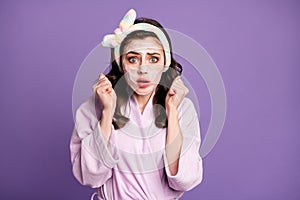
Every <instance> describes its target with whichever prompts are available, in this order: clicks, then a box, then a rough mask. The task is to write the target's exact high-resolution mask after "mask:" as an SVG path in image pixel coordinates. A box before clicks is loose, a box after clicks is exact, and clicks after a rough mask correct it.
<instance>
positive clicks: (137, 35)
mask: <svg viewBox="0 0 300 200" xmlns="http://www.w3.org/2000/svg"><path fill="white" fill-rule="evenodd" d="M138 23H148V24H151V25H154V26H156V27H158V28H159V29H160V30H161V31H162V32H163V33H164V34H165V36H166V38H167V40H168V42H169V46H170V54H171V64H170V66H169V69H168V70H167V71H166V72H163V74H162V77H161V80H160V82H159V84H158V85H157V87H156V89H155V95H154V97H153V102H152V103H153V105H154V116H155V125H156V126H157V127H159V128H165V127H167V124H168V121H167V117H166V111H165V98H166V95H167V93H168V91H169V88H170V86H171V84H172V82H173V80H174V79H175V78H176V77H177V76H178V75H181V73H182V66H181V65H180V64H179V63H178V62H177V61H176V60H175V59H174V58H173V54H172V46H171V41H170V37H169V35H168V33H167V32H166V30H165V29H164V28H163V27H162V25H161V24H160V23H159V22H157V21H156V20H153V19H149V18H138V19H136V20H135V21H134V24H138ZM147 37H154V38H156V39H158V37H157V36H156V34H155V33H153V32H149V31H145V30H137V31H133V32H131V33H130V34H128V35H127V36H126V38H125V39H124V40H123V41H122V43H121V46H120V55H121V57H120V66H119V65H118V64H117V62H116V61H115V57H114V49H111V70H110V71H109V73H108V74H106V77H107V78H108V79H109V80H110V82H111V83H112V86H113V88H114V90H115V92H116V95H117V103H116V109H115V113H114V119H113V122H112V123H113V125H114V128H115V129H119V128H122V127H124V126H125V125H126V123H127V122H128V121H129V118H127V117H126V116H124V115H123V114H122V113H121V109H120V108H121V106H122V105H125V103H127V101H128V99H129V94H132V93H130V92H128V91H130V90H131V88H130V86H128V84H127V82H126V80H125V78H124V73H123V70H122V53H123V49H124V47H125V46H126V45H127V44H128V43H129V42H130V41H131V40H133V39H145V38H147ZM158 40H159V39H158ZM124 88H125V89H124Z"/></svg>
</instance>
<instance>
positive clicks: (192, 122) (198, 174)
mask: <svg viewBox="0 0 300 200" xmlns="http://www.w3.org/2000/svg"><path fill="white" fill-rule="evenodd" d="M179 124H180V129H181V133H182V136H183V144H182V148H181V153H180V158H179V164H178V172H177V174H176V175H174V176H172V175H171V173H170V170H169V166H168V162H167V157H166V152H164V163H165V170H166V174H167V179H168V183H169V186H170V187H171V188H173V189H174V190H178V191H187V190H191V189H192V188H194V187H195V186H197V185H198V184H200V183H201V181H202V176H203V166H202V158H201V157H200V155H199V148H200V142H201V139H200V127H199V119H198V115H197V112H196V110H195V108H194V105H193V103H192V101H191V100H190V99H188V98H185V99H184V101H183V102H182V103H181V105H180V107H179Z"/></svg>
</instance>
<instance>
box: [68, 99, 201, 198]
mask: <svg viewBox="0 0 300 200" xmlns="http://www.w3.org/2000/svg"><path fill="white" fill-rule="evenodd" d="M153 96H154V94H152V96H151V98H150V100H149V101H148V103H147V105H146V107H145V110H144V112H143V114H141V113H140V110H139V107H138V104H137V102H136V100H135V98H134V96H131V98H130V99H129V101H128V103H127V105H126V106H124V107H123V108H122V111H123V114H125V115H126V116H127V117H129V119H130V121H129V122H127V124H126V125H125V126H124V127H123V128H121V129H118V130H115V129H114V128H113V126H112V133H111V137H110V139H109V142H108V143H107V144H106V142H105V139H104V137H103V135H102V133H101V129H100V125H99V120H100V119H101V105H100V103H99V101H98V100H97V99H96V100H95V96H91V97H90V98H89V99H88V100H87V101H86V102H84V103H83V104H82V105H81V106H80V107H79V108H78V110H77V112H76V115H75V127H74V131H73V134H72V137H71V143H70V150H71V161H72V165H73V174H74V176H75V177H76V179H77V180H78V181H79V182H80V183H81V184H83V185H89V186H90V187H92V188H97V194H98V198H99V199H109V200H112V199H116V200H119V199H121V200H127V199H151V200H152V199H153V200H155V199H158V200H165V199H166V200H168V199H179V198H180V197H181V196H182V195H183V193H184V191H187V190H190V189H192V188H194V187H195V186H197V185H198V184H199V183H200V182H201V181H202V174H203V168H202V159H201V157H200V155H199V147H200V129H199V120H198V116H197V112H196V110H195V108H194V105H193V103H192V101H191V100H190V99H188V98H185V99H184V100H183V102H182V103H181V104H180V105H179V108H178V110H179V123H180V127H181V132H182V135H183V145H182V149H181V155H180V159H179V167H178V173H177V174H176V175H175V176H172V175H171V174H170V171H169V168H168V162H167V159H166V155H165V139H166V128H157V127H156V126H155V124H154V120H155V119H154V116H153V104H152V99H153Z"/></svg>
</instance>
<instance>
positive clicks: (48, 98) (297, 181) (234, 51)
mask: <svg viewBox="0 0 300 200" xmlns="http://www.w3.org/2000/svg"><path fill="white" fill-rule="evenodd" d="M129 8H135V9H136V10H137V12H138V16H145V17H152V18H155V19H157V20H158V21H160V22H161V23H162V24H163V25H164V26H165V27H167V28H170V29H174V30H177V31H180V32H182V33H185V34H186V35H189V36H190V37H192V38H194V39H195V40H196V41H198V42H199V43H200V44H201V45H202V46H203V47H204V48H205V49H206V50H207V51H208V53H209V54H210V55H211V57H212V58H213V60H214V61H215V63H216V64H217V66H218V68H219V70H220V73H221V74H222V77H223V80H224V83H225V88H226V92H227V101H228V102H227V106H228V107H227V118H226V122H225V126H224V129H223V133H222V135H221V137H220V139H219V141H218V142H217V144H216V146H215V148H214V149H213V150H212V152H211V153H210V154H209V155H208V156H207V157H205V158H204V179H203V182H202V183H201V184H200V185H199V186H198V187H196V188H195V189H193V190H192V191H189V192H187V193H185V195H184V197H183V198H182V199H186V200H187V199H205V200H219V199H231V200H241V199H243V200H248V199H249V200H252V199H259V200H260V199H263V200H265V199H272V200H277V199H278V200H282V199H288V200H296V199H300V190H299V186H300V156H299V150H300V135H299V130H300V129H299V114H300V106H299V102H300V101H299V100H300V98H299V97H300V95H299V91H300V81H299V78H298V76H299V72H300V70H299V64H300V57H299V52H300V48H299V44H300V38H299V35H300V24H299V2H298V1H292V0H287V1H283V0H281V1H279V0H274V1H266V0H263V1H239V0H229V1H226V2H225V1H221V0H219V1H216V0H213V1H176V2H175V1H168V2H167V1H156V0H155V1H133V0H130V1H119V2H113V1H111V2H110V1H94V0H93V1H91V0H89V1H32V0H29V1H26V2H25V1H8V0H7V1H1V3H0V24H1V29H0V52H1V53H0V61H1V68H0V70H1V71H0V74H1V79H0V87H1V100H0V110H1V112H0V113H1V114H0V117H1V118H0V122H1V139H0V159H1V164H0V199H1V200H2V199H3V200H6V199H9V200H17V199H32V200H35V199H44V200H50V199H51V200H53V199H56V200H58V199H73V200H75V199H78V200H80V199H89V196H90V194H91V193H92V192H93V190H92V189H90V188H88V187H87V186H81V185H80V184H79V183H78V182H77V181H76V180H75V178H74V177H73V175H72V172H71V162H70V155H69V140H70V136H71V132H72V128H73V118H72V89H73V83H74V80H75V76H76V73H77V70H78V69H79V66H80V64H81V62H82V61H83V59H84V58H85V57H86V56H87V54H88V53H89V52H90V51H91V50H92V49H93V48H94V47H95V46H96V45H97V44H98V43H99V42H100V41H101V39H102V37H103V35H104V34H107V33H109V32H111V31H113V30H114V28H116V26H117V25H118V22H119V20H120V19H121V17H122V16H123V15H124V13H125V12H126V11H127V10H128V9H129ZM188 72H189V70H188V69H186V73H188ZM199 84H203V83H202V82H201V80H199ZM203 93H205V91H203ZM207 104H209V101H207V102H206V100H205V101H203V102H202V104H201V105H202V106H201V119H200V121H201V122H202V123H203V126H202V131H203V133H204V132H205V130H206V128H207V124H208V122H209V117H210V113H209V109H210V108H209V106H207V107H205V105H207ZM208 108H209V109H208ZM202 109H203V112H202ZM202 137H203V135H202Z"/></svg>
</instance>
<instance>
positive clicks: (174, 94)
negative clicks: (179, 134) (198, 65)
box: [165, 76, 189, 115]
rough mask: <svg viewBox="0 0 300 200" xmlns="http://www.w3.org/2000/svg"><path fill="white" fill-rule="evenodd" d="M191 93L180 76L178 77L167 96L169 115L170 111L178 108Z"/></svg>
mask: <svg viewBox="0 0 300 200" xmlns="http://www.w3.org/2000/svg"><path fill="white" fill-rule="evenodd" d="M188 93H189V89H188V88H187V87H186V86H185V85H184V83H183V81H182V80H181V77H180V76H177V77H176V78H175V79H174V80H173V83H172V85H171V87H170V90H169V92H168V93H167V95H166V102H165V103H166V111H167V115H168V113H169V111H170V110H172V109H176V110H177V108H178V106H179V104H180V103H181V102H182V100H183V99H184V97H185V96H186V95H187V94H188Z"/></svg>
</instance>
